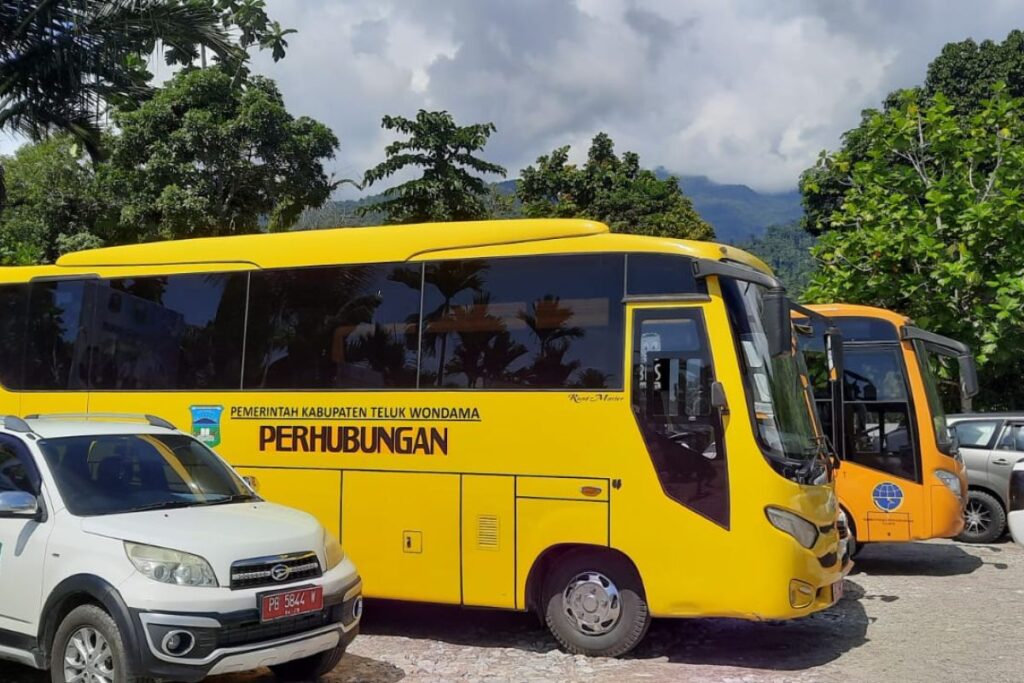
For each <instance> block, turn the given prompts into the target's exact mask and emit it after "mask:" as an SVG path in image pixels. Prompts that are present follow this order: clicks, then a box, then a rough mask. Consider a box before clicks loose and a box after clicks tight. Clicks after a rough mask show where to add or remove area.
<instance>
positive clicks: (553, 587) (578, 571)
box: [543, 551, 651, 657]
mask: <svg viewBox="0 0 1024 683" xmlns="http://www.w3.org/2000/svg"><path fill="white" fill-rule="evenodd" d="M543 595H544V602H543V606H544V616H545V621H546V623H547V626H548V629H550V631H551V633H552V635H554V637H555V639H556V640H558V642H559V643H561V645H562V647H563V648H565V650H566V651H568V652H571V653H572V654H580V655H588V656H592V657H618V656H620V655H624V654H626V653H627V652H629V651H630V650H632V649H633V648H634V647H635V646H636V644H637V643H639V642H640V640H641V639H643V637H644V635H645V634H646V633H647V629H648V627H649V626H650V624H651V615H650V612H649V611H648V609H647V600H646V599H645V597H644V591H643V585H642V584H641V582H640V577H639V576H637V573H636V570H635V569H634V568H633V566H632V565H631V564H630V563H629V562H628V561H627V560H625V559H624V558H622V557H619V556H616V555H612V554H609V553H597V552H590V551H587V552H576V553H571V554H569V555H567V556H565V557H563V558H562V559H561V560H559V562H558V564H557V565H556V566H555V567H554V569H553V570H552V571H551V572H550V573H549V574H548V576H547V577H546V580H545V581H544V594H543Z"/></svg>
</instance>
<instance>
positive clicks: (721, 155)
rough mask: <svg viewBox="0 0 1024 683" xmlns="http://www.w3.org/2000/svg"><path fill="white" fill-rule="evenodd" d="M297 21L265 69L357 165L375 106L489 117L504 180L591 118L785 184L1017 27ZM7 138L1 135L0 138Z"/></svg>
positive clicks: (419, 2) (974, 5) (827, 13)
mask: <svg viewBox="0 0 1024 683" xmlns="http://www.w3.org/2000/svg"><path fill="white" fill-rule="evenodd" d="M267 4H268V8H269V11H270V13H271V14H272V15H273V17H274V18H276V19H278V20H279V21H280V22H281V23H282V24H283V25H285V26H289V27H293V28H296V29H298V34H296V35H293V36H291V37H290V43H291V48H290V50H289V53H288V56H287V58H286V59H284V60H283V61H281V62H279V63H277V64H274V63H273V62H272V61H271V60H270V59H269V56H268V55H266V54H263V55H260V56H258V57H257V58H256V68H257V70H258V71H260V72H262V73H264V74H266V75H269V76H271V77H273V78H274V79H276V80H277V82H278V84H279V85H280V87H281V89H282V91H283V92H284V96H285V99H286V101H287V104H288V106H289V108H290V109H291V110H292V111H293V112H294V113H296V114H308V115H310V116H313V117H315V118H317V119H319V120H321V121H323V122H325V123H327V124H328V125H329V126H330V127H331V128H332V129H333V130H334V131H335V133H337V135H338V137H339V138H340V139H341V148H340V150H339V152H338V157H337V159H336V160H335V162H334V164H333V166H332V171H333V172H334V173H335V174H336V175H337V176H338V177H356V176H359V175H361V174H362V172H363V171H364V170H365V169H366V168H368V167H369V166H371V165H373V164H375V163H377V162H378V161H380V159H381V156H382V150H383V146H384V145H385V144H386V142H387V141H388V140H389V138H388V137H387V135H386V133H385V132H383V131H381V129H380V118H381V115H382V114H385V113H389V114H405V115H413V114H415V112H416V110H417V109H419V108H429V109H447V110H449V111H450V112H452V113H453V114H454V116H455V117H456V119H457V120H458V121H459V122H462V123H470V122H477V121H493V122H494V123H495V124H496V125H497V128H498V132H497V134H496V135H495V136H493V137H492V139H491V142H490V144H489V145H488V147H487V150H486V156H487V157H488V158H489V159H491V160H494V161H497V162H499V163H501V164H504V165H505V166H507V167H508V168H509V170H510V171H511V172H512V174H513V175H514V174H515V172H516V171H518V169H520V168H522V167H523V166H524V165H526V164H528V163H530V162H532V161H533V160H534V159H536V157H537V156H538V155H539V154H542V153H545V152H547V151H550V150H551V149H553V148H555V147H557V146H560V145H564V144H572V145H573V146H574V150H575V151H576V154H581V153H583V152H585V148H586V143H587V141H588V140H589V139H590V138H591V137H592V136H593V135H594V134H595V133H596V132H598V131H601V130H604V131H607V132H608V133H610V134H611V135H612V137H613V139H614V140H615V141H616V143H617V145H618V148H619V149H620V150H622V149H633V150H635V151H637V152H639V153H640V155H641V160H642V162H643V163H644V164H645V165H648V166H658V165H661V166H665V167H666V168H668V169H670V170H672V171H674V172H677V173H685V174H703V175H707V176H710V177H711V178H712V179H714V180H717V181H720V182H730V183H745V184H747V185H750V186H752V187H754V188H756V189H758V190H762V191H779V190H787V189H791V188H793V187H794V186H795V183H796V178H797V176H798V175H799V173H800V171H801V170H803V169H804V168H806V167H807V166H808V165H809V164H811V163H812V162H813V160H814V159H815V157H816V156H817V154H818V152H819V151H820V150H822V149H824V148H831V147H834V146H835V145H836V144H837V141H838V139H839V136H840V134H841V133H842V132H843V131H844V130H847V129H849V128H850V127H852V126H854V125H855V124H856V123H857V121H858V119H859V112H860V111H861V109H863V108H865V107H870V106H876V105H877V104H878V103H879V101H880V100H881V98H882V97H883V96H884V95H885V94H886V93H887V92H889V91H890V90H892V89H894V88H898V87H904V86H909V85H914V84H917V83H920V82H921V80H922V79H923V77H924V73H925V68H926V66H927V64H928V62H929V61H931V59H932V58H933V57H934V56H935V55H936V54H937V53H938V51H939V49H940V48H941V47H942V45H943V44H945V43H946V42H949V41H954V40H963V39H964V38H967V37H973V38H974V39H976V40H983V39H987V38H993V39H997V40H1001V39H1003V38H1004V37H1005V36H1006V34H1007V33H1008V32H1009V31H1010V30H1011V29H1012V28H1015V27H1024V4H1022V3H1020V2H1017V1H1013V0H1005V1H999V0H991V1H986V2H953V1H943V0H901V1H899V2H891V1H889V0H841V1H836V2H830V1H822V2H813V1H812V0H772V1H771V2H763V1H761V0H749V1H744V0H429V1H428V0H268V3H267ZM9 146H10V141H7V144H0V147H4V148H9Z"/></svg>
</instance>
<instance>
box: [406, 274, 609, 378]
mask: <svg viewBox="0 0 1024 683" xmlns="http://www.w3.org/2000/svg"><path fill="white" fill-rule="evenodd" d="M622 267H623V260H622V257H621V256H619V255H614V254H595V255H579V256H541V257H529V258H527V257H524V258H507V259H487V260H472V261H443V262H439V263H431V264H428V265H427V267H426V272H425V282H426V292H425V294H424V309H423V315H424V325H425V329H424V333H423V352H422V354H423V355H422V358H421V362H420V373H421V374H420V386H437V387H452V388H472V389H503V388H543V389H555V388H566V387H579V388H593V389H598V388H621V386H622V353H623V340H622V336H623V323H622V303H621V300H622V278H623V274H622Z"/></svg>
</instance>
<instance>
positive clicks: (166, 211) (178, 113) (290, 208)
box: [101, 67, 338, 243]
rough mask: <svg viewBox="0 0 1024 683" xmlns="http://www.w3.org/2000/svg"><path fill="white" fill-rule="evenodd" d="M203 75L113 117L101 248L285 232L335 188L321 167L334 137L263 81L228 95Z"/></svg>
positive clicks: (180, 78)
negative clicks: (113, 216) (108, 214)
mask: <svg viewBox="0 0 1024 683" xmlns="http://www.w3.org/2000/svg"><path fill="white" fill-rule="evenodd" d="M231 85H232V75H231V74H229V73H227V72H226V70H225V69H222V68H219V67H211V68H208V69H195V70H190V71H184V72H181V73H179V74H177V75H176V76H175V77H174V79H173V80H172V81H171V82H169V83H168V84H167V86H166V87H165V88H163V89H161V90H160V91H158V92H157V93H156V95H155V96H154V97H153V98H152V99H151V100H150V101H148V102H146V103H144V104H143V105H142V106H141V107H138V108H137V109H134V110H130V111H118V112H116V113H115V117H114V121H115V123H116V125H117V126H118V128H119V129H120V134H118V135H116V136H114V137H113V138H112V141H111V157H110V163H109V164H107V165H105V166H104V167H103V168H101V181H102V182H103V183H104V186H105V187H107V188H109V190H110V191H111V193H112V194H115V195H116V196H118V197H121V198H122V200H123V203H122V204H121V207H120V212H119V216H118V220H117V222H116V226H115V229H114V232H113V234H111V235H109V241H110V242H114V243H128V242H135V241H147V240H154V239H170V238H180V237H195V236H212V235H230V234H236V233H244V232H255V231H257V230H259V229H260V228H261V227H262V225H261V222H262V221H263V220H264V218H266V220H267V221H268V225H267V227H268V228H269V229H270V230H272V231H274V230H285V229H287V228H289V227H291V226H292V224H294V223H295V221H296V220H298V218H299V216H300V215H301V214H302V211H303V210H304V209H305V208H307V207H311V206H320V205H321V204H323V203H324V202H325V201H326V200H327V198H328V197H329V195H330V193H331V190H332V189H333V184H332V183H331V181H330V180H329V179H328V177H327V175H326V174H325V171H324V166H323V162H324V160H326V159H329V158H331V157H333V155H334V150H335V149H336V148H337V146H338V140H337V138H336V137H335V136H334V134H333V133H332V132H331V131H330V130H329V129H328V128H327V127H326V126H324V125H323V124H321V123H319V122H317V121H314V120H313V119H310V118H307V117H300V118H293V117H292V116H291V114H289V113H288V111H287V109H285V106H284V102H283V100H282V98H281V94H280V92H279V91H278V89H277V87H276V86H275V85H274V83H273V82H272V81H270V80H268V79H266V78H261V77H252V78H251V79H247V81H246V82H245V83H244V84H243V85H244V87H240V88H235V87H231Z"/></svg>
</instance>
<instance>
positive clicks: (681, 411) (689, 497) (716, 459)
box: [633, 307, 729, 528]
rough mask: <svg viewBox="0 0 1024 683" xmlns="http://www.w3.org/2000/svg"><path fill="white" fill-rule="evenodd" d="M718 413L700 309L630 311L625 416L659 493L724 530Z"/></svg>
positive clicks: (724, 476) (725, 486)
mask: <svg viewBox="0 0 1024 683" xmlns="http://www.w3.org/2000/svg"><path fill="white" fill-rule="evenodd" d="M723 408H724V393H723V391H722V387H721V385H720V384H718V383H717V381H716V380H715V369H714V365H713V362H712V358H711V351H710V347H709V344H708V336H707V326H706V323H705V320H704V315H703V311H702V309H701V308H700V307H685V308H651V309H647V308H640V309H634V311H633V411H634V413H635V415H636V418H637V423H638V425H639V427H640V431H641V433H642V434H643V438H644V442H645V444H646V446H647V450H648V452H649V453H650V457H651V460H652V461H653V465H654V469H655V471H656V472H657V475H658V479H659V482H660V483H661V487H662V489H663V490H664V492H665V494H666V495H667V496H668V497H669V498H671V499H673V500H675V501H676V502H678V503H680V504H682V505H683V506H685V507H687V508H689V509H691V510H693V511H694V512H696V513H698V514H700V515H702V516H704V517H706V518H707V519H709V520H711V521H713V522H715V523H717V524H719V525H721V526H723V527H726V528H728V526H729V481H728V469H727V467H726V460H725V458H726V452H725V443H724V438H723V425H722V418H721V413H722V409H723Z"/></svg>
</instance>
